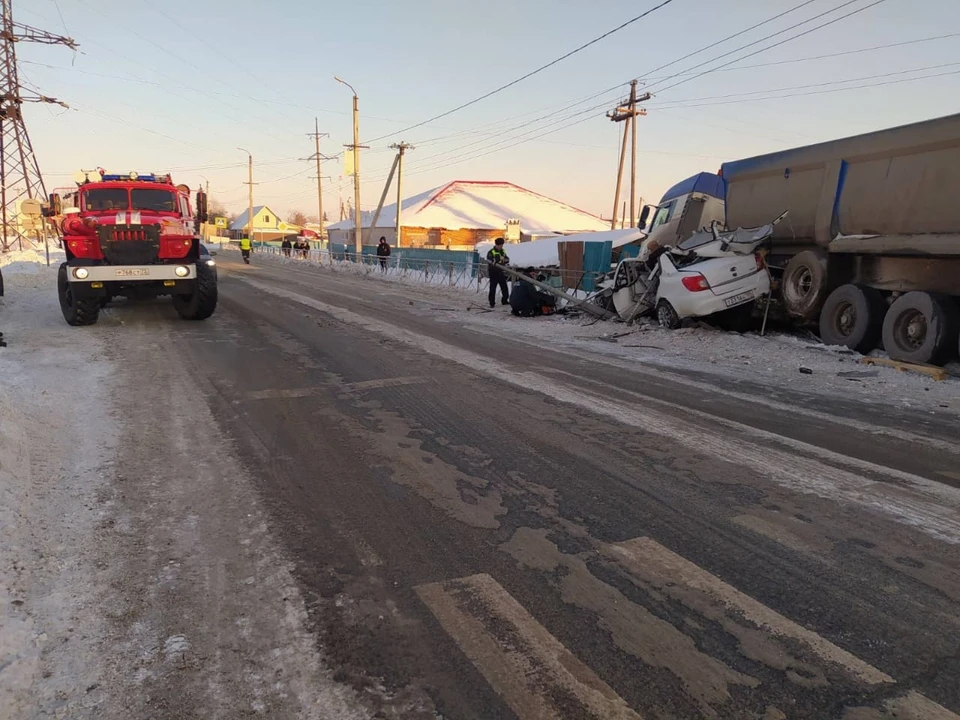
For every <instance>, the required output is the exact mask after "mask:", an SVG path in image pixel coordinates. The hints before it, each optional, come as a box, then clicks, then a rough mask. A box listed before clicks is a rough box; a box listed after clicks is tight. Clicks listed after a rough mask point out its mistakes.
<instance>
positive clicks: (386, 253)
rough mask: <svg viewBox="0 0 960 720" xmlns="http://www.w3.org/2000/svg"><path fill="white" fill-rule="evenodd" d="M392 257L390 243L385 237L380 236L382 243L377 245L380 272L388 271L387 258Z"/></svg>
mask: <svg viewBox="0 0 960 720" xmlns="http://www.w3.org/2000/svg"><path fill="white" fill-rule="evenodd" d="M388 257H390V243H388V242H387V239H386V238H385V237H382V238H380V244H379V245H377V259H378V260H379V261H380V272H386V271H387V258H388Z"/></svg>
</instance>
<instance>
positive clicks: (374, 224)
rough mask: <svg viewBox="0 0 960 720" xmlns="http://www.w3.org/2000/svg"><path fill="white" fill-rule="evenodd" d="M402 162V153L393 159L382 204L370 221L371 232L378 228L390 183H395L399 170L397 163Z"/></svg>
mask: <svg viewBox="0 0 960 720" xmlns="http://www.w3.org/2000/svg"><path fill="white" fill-rule="evenodd" d="M399 161H400V153H397V156H396V157H395V158H393V165H391V166H390V174H389V175H388V176H387V182H385V183H384V185H383V192H382V193H381V194H380V202H378V203H377V211H376V212H375V213H374V214H373V220H371V221H370V231H371V232H373V229H374V228H376V227H377V221H378V220H380V211H381V210H383V202H384V201H385V200H386V199H387V192H388V191H389V190H390V183H392V182H393V173H395V172H396V170H397V163H398V162H399Z"/></svg>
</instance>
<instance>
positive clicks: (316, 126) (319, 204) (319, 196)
mask: <svg viewBox="0 0 960 720" xmlns="http://www.w3.org/2000/svg"><path fill="white" fill-rule="evenodd" d="M311 135H312V136H313V138H314V140H316V142H317V151H316V154H315V155H314V157H315V158H316V159H317V212H318V213H319V215H318V216H317V218H318V220H317V222H319V223H320V242H321V243H322V242H323V173H322V172H320V161H321V160H329V159H330V158H325V157H323V156H322V155H321V154H320V138H322V137H329V136H330V135H329V133H322V132H320V121H319V120H317V118H314V119H313V132H312V133H307V137H309V136H311Z"/></svg>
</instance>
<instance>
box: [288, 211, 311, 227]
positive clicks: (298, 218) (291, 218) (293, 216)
mask: <svg viewBox="0 0 960 720" xmlns="http://www.w3.org/2000/svg"><path fill="white" fill-rule="evenodd" d="M287 222H288V223H291V224H293V225H299V226H300V227H303V226H304V225H306V224H307V216H306V215H305V214H304V213H302V212H300V211H299V210H294V211H293V212H292V213H290V214H289V215H287Z"/></svg>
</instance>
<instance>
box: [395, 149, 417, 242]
mask: <svg viewBox="0 0 960 720" xmlns="http://www.w3.org/2000/svg"><path fill="white" fill-rule="evenodd" d="M390 147H392V148H393V149H394V150H396V151H397V231H396V233H397V240H396V242H397V247H400V245H401V243H400V232H401V228H402V227H403V225H402V224H401V219H400V217H401V215H402V214H403V153H404V152H405V151H407V150H415V149H416V148H414V147H413V145H408V144H407V143H405V142H403V141H402V140H401V141H400V144H399V145H391V146H390Z"/></svg>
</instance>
